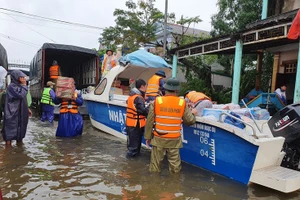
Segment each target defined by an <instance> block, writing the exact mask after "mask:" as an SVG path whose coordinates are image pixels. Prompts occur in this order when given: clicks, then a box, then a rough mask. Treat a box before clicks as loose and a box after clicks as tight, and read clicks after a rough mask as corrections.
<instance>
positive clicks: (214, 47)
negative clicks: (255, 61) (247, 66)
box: [171, 9, 298, 59]
mask: <svg viewBox="0 0 300 200" xmlns="http://www.w3.org/2000/svg"><path fill="white" fill-rule="evenodd" d="M297 12H298V9H297V10H294V11H291V12H288V13H285V14H283V15H279V16H274V17H272V18H268V19H266V20H261V21H258V22H255V23H252V24H249V25H247V29H245V30H243V31H241V32H239V33H237V34H235V35H226V36H221V37H217V38H211V39H208V40H202V41H198V42H195V43H192V44H188V45H185V46H182V47H178V48H174V49H172V50H171V53H172V54H176V55H177V56H178V59H181V58H186V57H191V56H197V55H205V54H206V55H207V54H234V52H235V45H236V41H237V40H239V39H241V40H242V41H243V53H244V54H252V53H255V54H256V53H258V52H261V51H262V50H266V49H269V48H273V47H277V46H282V45H288V44H293V43H297V42H298V40H289V39H288V38H287V34H288V31H289V29H290V27H291V24H292V21H293V19H294V17H295V16H296V14H297Z"/></svg>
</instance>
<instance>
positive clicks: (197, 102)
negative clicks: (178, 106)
mask: <svg viewBox="0 0 300 200" xmlns="http://www.w3.org/2000/svg"><path fill="white" fill-rule="evenodd" d="M184 99H185V101H186V102H187V103H188V105H189V106H190V107H191V108H195V109H196V110H197V115H198V116H200V117H201V116H202V113H203V109H204V108H212V105H213V104H212V101H211V99H210V98H209V97H208V96H206V95H205V94H204V93H202V92H196V91H190V90H188V91H187V92H186V93H185V94H184Z"/></svg>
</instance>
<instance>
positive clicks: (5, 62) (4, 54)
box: [0, 43, 8, 70]
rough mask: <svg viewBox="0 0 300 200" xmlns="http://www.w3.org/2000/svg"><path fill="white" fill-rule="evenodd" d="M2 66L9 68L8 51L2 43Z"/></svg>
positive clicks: (0, 63)
mask: <svg viewBox="0 0 300 200" xmlns="http://www.w3.org/2000/svg"><path fill="white" fill-rule="evenodd" d="M0 66H2V67H3V68H4V69H6V70H7V69H8V62H7V53H6V50H5V48H4V47H3V46H2V45H1V43H0Z"/></svg>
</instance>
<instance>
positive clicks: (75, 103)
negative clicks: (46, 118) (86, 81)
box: [54, 92, 83, 137]
mask: <svg viewBox="0 0 300 200" xmlns="http://www.w3.org/2000/svg"><path fill="white" fill-rule="evenodd" d="M54 103H55V104H60V103H61V108H60V114H59V120H58V126H57V130H56V136H59V137H74V136H78V135H82V130H83V120H82V116H81V114H80V113H79V111H78V107H79V106H82V104H83V99H82V97H81V94H80V93H77V92H75V93H74V96H73V98H72V99H70V100H69V99H59V98H57V97H56V98H55V99H54Z"/></svg>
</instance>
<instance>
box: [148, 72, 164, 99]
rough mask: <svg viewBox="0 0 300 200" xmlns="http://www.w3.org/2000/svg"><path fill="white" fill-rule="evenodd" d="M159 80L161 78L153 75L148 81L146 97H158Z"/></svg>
mask: <svg viewBox="0 0 300 200" xmlns="http://www.w3.org/2000/svg"><path fill="white" fill-rule="evenodd" d="M161 78H162V77H160V76H158V75H156V74H155V75H153V76H152V77H151V78H150V79H149V81H148V85H147V90H146V96H154V97H156V96H159V80H160V79H161Z"/></svg>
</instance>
